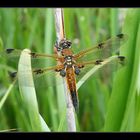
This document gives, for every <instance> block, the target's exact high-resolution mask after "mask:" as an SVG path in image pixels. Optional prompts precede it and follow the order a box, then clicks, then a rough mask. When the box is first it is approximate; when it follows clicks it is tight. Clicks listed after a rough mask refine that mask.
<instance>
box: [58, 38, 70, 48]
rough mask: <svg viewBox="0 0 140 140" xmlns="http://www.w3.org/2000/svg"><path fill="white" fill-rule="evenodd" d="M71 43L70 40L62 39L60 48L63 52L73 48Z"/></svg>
mask: <svg viewBox="0 0 140 140" xmlns="http://www.w3.org/2000/svg"><path fill="white" fill-rule="evenodd" d="M71 44H72V43H71V41H70V40H67V39H62V40H61V41H60V42H59V48H61V50H63V49H69V48H71Z"/></svg>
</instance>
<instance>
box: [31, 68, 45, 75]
mask: <svg viewBox="0 0 140 140" xmlns="http://www.w3.org/2000/svg"><path fill="white" fill-rule="evenodd" d="M33 72H34V73H36V74H42V73H43V70H41V69H36V70H34V71H33Z"/></svg>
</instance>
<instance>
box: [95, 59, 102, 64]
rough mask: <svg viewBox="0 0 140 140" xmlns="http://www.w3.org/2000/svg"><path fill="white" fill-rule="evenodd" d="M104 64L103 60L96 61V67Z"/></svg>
mask: <svg viewBox="0 0 140 140" xmlns="http://www.w3.org/2000/svg"><path fill="white" fill-rule="evenodd" d="M102 62H103V60H101V59H99V60H96V61H95V65H100V64H102Z"/></svg>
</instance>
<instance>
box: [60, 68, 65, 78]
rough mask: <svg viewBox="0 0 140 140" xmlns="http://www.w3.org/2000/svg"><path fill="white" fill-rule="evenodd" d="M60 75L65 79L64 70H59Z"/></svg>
mask: <svg viewBox="0 0 140 140" xmlns="http://www.w3.org/2000/svg"><path fill="white" fill-rule="evenodd" d="M60 75H61V76H62V77H65V76H66V70H65V69H61V70H60Z"/></svg>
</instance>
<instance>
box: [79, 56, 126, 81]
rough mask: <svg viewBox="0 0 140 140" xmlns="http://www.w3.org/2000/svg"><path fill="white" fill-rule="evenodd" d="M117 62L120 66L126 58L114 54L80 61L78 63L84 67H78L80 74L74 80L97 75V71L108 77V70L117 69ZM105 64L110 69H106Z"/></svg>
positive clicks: (86, 78)
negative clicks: (104, 57) (93, 59)
mask: <svg viewBox="0 0 140 140" xmlns="http://www.w3.org/2000/svg"><path fill="white" fill-rule="evenodd" d="M119 63H120V64H121V66H123V65H125V63H126V60H125V57H124V56H117V55H114V56H111V57H109V58H106V59H102V60H96V61H87V62H83V63H80V65H81V64H82V65H83V66H84V67H83V68H81V69H80V74H79V75H77V76H76V81H77V83H78V82H79V81H80V82H84V81H86V80H88V79H89V78H91V77H94V76H96V77H97V75H98V71H100V72H102V73H103V74H104V75H105V77H108V76H109V73H110V72H112V71H115V70H117V66H118V64H119ZM107 66H108V67H109V68H110V70H106V68H107ZM96 72H97V73H96ZM107 73H108V76H107Z"/></svg>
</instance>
